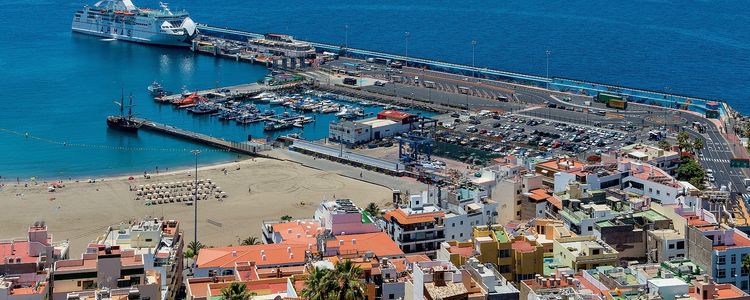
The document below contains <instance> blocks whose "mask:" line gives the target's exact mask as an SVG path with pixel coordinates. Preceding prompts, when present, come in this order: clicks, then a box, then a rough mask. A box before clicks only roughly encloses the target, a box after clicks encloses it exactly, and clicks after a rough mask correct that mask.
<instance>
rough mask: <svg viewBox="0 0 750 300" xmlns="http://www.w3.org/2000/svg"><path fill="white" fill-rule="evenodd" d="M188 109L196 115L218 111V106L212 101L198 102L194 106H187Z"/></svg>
mask: <svg viewBox="0 0 750 300" xmlns="http://www.w3.org/2000/svg"><path fill="white" fill-rule="evenodd" d="M188 111H189V112H191V113H193V114H196V115H205V114H212V113H215V112H217V111H219V106H218V105H216V104H215V103H213V102H198V103H197V104H195V106H193V107H191V108H188Z"/></svg>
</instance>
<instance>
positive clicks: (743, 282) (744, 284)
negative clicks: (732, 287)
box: [740, 280, 747, 291]
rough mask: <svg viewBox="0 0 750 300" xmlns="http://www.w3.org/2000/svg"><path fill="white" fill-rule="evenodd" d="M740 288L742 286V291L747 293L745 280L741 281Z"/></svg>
mask: <svg viewBox="0 0 750 300" xmlns="http://www.w3.org/2000/svg"><path fill="white" fill-rule="evenodd" d="M740 286H742V290H743V291H747V280H743V281H742V283H740Z"/></svg>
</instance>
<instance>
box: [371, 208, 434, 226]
mask: <svg viewBox="0 0 750 300" xmlns="http://www.w3.org/2000/svg"><path fill="white" fill-rule="evenodd" d="M444 216H445V212H442V211H439V212H433V213H422V214H412V215H407V214H406V213H405V212H404V210H403V209H394V210H389V211H387V212H386V213H385V216H384V218H385V221H386V222H390V221H391V219H396V222H398V223H399V224H402V225H406V224H418V223H433V222H435V218H436V217H444Z"/></svg>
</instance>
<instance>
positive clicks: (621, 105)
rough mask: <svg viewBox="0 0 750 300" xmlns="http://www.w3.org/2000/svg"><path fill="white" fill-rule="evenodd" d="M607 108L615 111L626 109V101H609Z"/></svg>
mask: <svg viewBox="0 0 750 300" xmlns="http://www.w3.org/2000/svg"><path fill="white" fill-rule="evenodd" d="M607 107H610V108H616V109H627V108H628V101H625V100H617V99H609V100H608V101H607Z"/></svg>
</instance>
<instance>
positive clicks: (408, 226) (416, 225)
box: [383, 192, 446, 257]
mask: <svg viewBox="0 0 750 300" xmlns="http://www.w3.org/2000/svg"><path fill="white" fill-rule="evenodd" d="M425 202H427V203H425ZM444 217H445V212H444V211H443V210H442V209H441V208H440V207H438V206H437V205H435V204H433V203H430V202H429V198H428V194H427V192H422V194H419V195H411V196H410V197H409V205H408V206H407V207H400V208H396V209H393V210H390V211H388V212H386V213H385V215H384V216H383V218H384V219H385V224H386V225H385V229H386V232H387V233H388V235H390V236H391V238H392V239H393V240H394V241H395V242H396V244H397V245H398V246H399V248H401V250H402V251H404V253H407V254H409V253H423V254H426V255H427V256H430V257H435V255H436V252H437V250H438V249H439V248H440V243H442V242H444V241H445V229H446V228H445V225H444V222H443V219H444Z"/></svg>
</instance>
